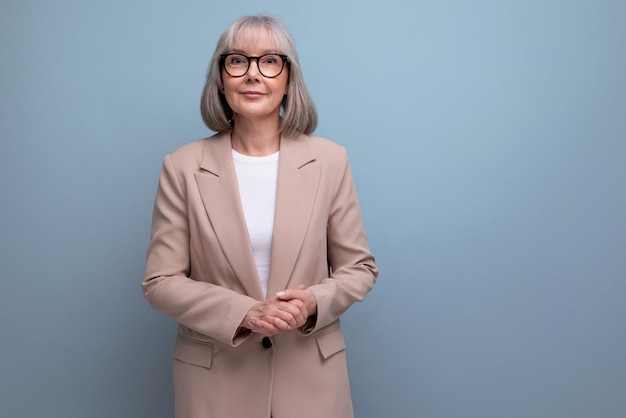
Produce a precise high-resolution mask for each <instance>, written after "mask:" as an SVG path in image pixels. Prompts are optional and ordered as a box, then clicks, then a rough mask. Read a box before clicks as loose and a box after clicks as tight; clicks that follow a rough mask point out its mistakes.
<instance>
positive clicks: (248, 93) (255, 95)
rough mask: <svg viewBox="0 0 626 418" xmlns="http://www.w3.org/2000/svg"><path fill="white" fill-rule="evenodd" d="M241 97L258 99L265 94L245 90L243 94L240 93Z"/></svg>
mask: <svg viewBox="0 0 626 418" xmlns="http://www.w3.org/2000/svg"><path fill="white" fill-rule="evenodd" d="M241 94H242V95H244V96H245V97H248V98H250V99H256V98H258V97H262V96H264V95H265V94H263V93H261V92H260V91H252V90H246V91H244V92H242V93H241Z"/></svg>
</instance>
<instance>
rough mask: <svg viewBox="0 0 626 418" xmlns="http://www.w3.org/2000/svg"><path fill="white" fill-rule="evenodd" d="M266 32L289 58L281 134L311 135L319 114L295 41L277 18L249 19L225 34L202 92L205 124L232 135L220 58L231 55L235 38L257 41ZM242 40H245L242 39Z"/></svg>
mask: <svg viewBox="0 0 626 418" xmlns="http://www.w3.org/2000/svg"><path fill="white" fill-rule="evenodd" d="M262 30H266V31H267V33H268V34H269V36H270V38H271V39H272V40H273V41H274V42H275V43H276V46H277V48H278V52H280V53H282V54H285V55H287V57H288V64H287V65H288V69H289V84H288V86H287V95H286V96H285V98H284V99H283V102H282V104H281V110H282V118H281V125H280V132H281V134H283V135H285V136H291V135H293V134H295V133H296V132H298V133H303V134H307V135H308V134H310V133H312V132H313V131H314V130H315V127H316V126H317V111H316V110H315V105H314V104H313V101H312V100H311V97H310V96H309V93H308V91H307V88H306V86H305V84H304V79H303V78H302V71H301V69H300V61H299V60H298V54H297V52H296V46H295V42H294V40H293V37H292V36H291V34H290V33H289V31H288V30H287V28H286V27H285V25H284V24H283V23H282V22H281V21H280V20H279V19H278V18H277V17H274V16H268V15H261V16H245V17H242V18H240V19H238V20H236V21H235V22H233V23H232V24H231V25H230V26H229V27H228V28H227V29H226V30H225V31H224V33H223V34H222V36H221V37H220V39H219V41H218V42H217V46H216V47H215V52H214V53H213V57H211V63H210V64H209V69H208V70H207V75H206V82H205V84H204V89H203V90H202V98H201V101H200V113H201V114H202V120H203V121H204V123H205V124H206V126H208V127H209V129H211V130H213V131H215V132H220V133H224V132H228V131H230V130H231V129H232V126H231V124H230V121H231V120H232V117H233V111H232V109H231V108H230V106H229V105H228V103H227V102H226V98H225V96H224V93H222V90H223V87H224V86H223V83H222V74H221V66H220V55H222V54H225V53H228V52H230V49H231V48H232V45H233V43H234V41H235V38H239V37H243V39H244V40H247V41H254V40H255V39H257V37H258V34H259V32H260V31H262ZM240 39H241V38H240Z"/></svg>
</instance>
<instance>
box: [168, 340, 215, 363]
mask: <svg viewBox="0 0 626 418" xmlns="http://www.w3.org/2000/svg"><path fill="white" fill-rule="evenodd" d="M172 356H173V357H174V358H175V359H178V360H180V361H184V362H185V363H189V364H193V365H194V366H200V367H205V368H207V369H209V368H211V361H212V360H213V344H210V343H204V342H195V341H191V340H188V339H186V338H181V337H178V338H177V339H176V344H175V345H174V352H173V354H172Z"/></svg>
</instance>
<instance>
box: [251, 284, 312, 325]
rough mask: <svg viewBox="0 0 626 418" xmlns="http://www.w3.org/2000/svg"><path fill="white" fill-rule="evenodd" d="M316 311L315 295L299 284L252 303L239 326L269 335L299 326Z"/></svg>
mask: <svg viewBox="0 0 626 418" xmlns="http://www.w3.org/2000/svg"><path fill="white" fill-rule="evenodd" d="M316 313H317V301H316V299H315V296H313V293H311V292H310V291H309V290H306V288H305V287H304V286H303V285H299V286H298V287H296V288H295V289H285V290H283V291H280V292H278V293H277V294H276V296H274V297H272V298H270V299H267V300H264V301H261V302H257V303H255V304H254V305H252V307H251V308H250V310H249V311H248V313H247V314H246V316H245V318H244V319H243V321H242V322H241V326H242V327H243V328H248V329H250V330H252V331H253V332H256V333H258V334H261V335H265V336H268V337H271V336H273V335H276V334H278V333H279V332H281V331H288V330H292V329H296V328H298V327H301V326H302V325H304V324H305V323H306V320H307V318H308V317H309V316H311V315H314V314H316Z"/></svg>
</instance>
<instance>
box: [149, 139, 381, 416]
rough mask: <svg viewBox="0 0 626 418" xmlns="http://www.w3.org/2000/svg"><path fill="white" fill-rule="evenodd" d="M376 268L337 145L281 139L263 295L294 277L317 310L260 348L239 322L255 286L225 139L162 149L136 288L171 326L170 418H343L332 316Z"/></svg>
mask: <svg viewBox="0 0 626 418" xmlns="http://www.w3.org/2000/svg"><path fill="white" fill-rule="evenodd" d="M377 274H378V270H377V268H376V266H375V264H374V257H373V256H372V254H371V253H370V251H369V248H368V244H367V240H366V236H365V232H364V230H363V223H362V218H361V211H360V208H359V203H358V200H357V195H356V191H355V188H354V184H353V180H352V175H351V171H350V166H349V163H348V159H347V156H346V151H345V149H344V148H343V147H341V146H339V145H337V144H335V143H333V142H331V141H328V140H326V139H323V138H319V137H311V136H305V135H301V136H299V137H297V138H283V139H282V140H281V145H280V160H279V168H278V188H277V198H276V215H275V225H274V235H273V243H272V256H271V264H270V277H269V289H268V294H269V295H273V294H275V293H276V292H277V291H279V290H282V289H285V288H287V287H291V288H293V287H296V286H298V285H299V284H304V285H305V286H307V287H308V288H309V289H310V290H311V291H312V292H313V294H314V295H315V297H316V299H317V304H318V313H317V315H316V316H314V317H311V318H309V321H308V323H307V325H305V326H304V327H302V329H299V330H294V331H288V332H282V333H280V334H278V335H276V336H274V337H272V338H271V339H270V342H271V347H269V348H268V345H269V344H268V341H267V340H266V341H265V344H263V343H262V340H263V338H262V336H261V335H259V334H255V333H252V332H251V331H249V330H241V329H239V324H240V323H241V321H242V320H243V318H244V316H245V315H246V313H247V312H248V309H249V308H250V307H251V306H252V304H253V303H255V302H256V301H257V300H262V299H263V292H262V290H261V285H260V281H259V278H258V275H257V271H256V266H255V263H254V258H253V255H252V250H251V245H250V239H249V236H248V231H247V227H246V222H245V219H244V215H243V211H242V208H241V204H240V199H239V191H238V186H237V179H236V174H235V168H234V165H233V159H232V153H231V144H230V135H228V134H218V135H215V136H213V137H211V138H206V139H202V140H199V141H196V142H192V143H190V144H187V145H185V146H183V147H181V148H179V149H178V150H176V151H174V152H173V153H171V154H170V155H168V156H166V157H165V159H164V163H163V168H162V171H161V175H160V180H159V187H158V191H157V195H156V201H155V206H154V214H153V221H152V235H151V242H150V246H149V249H148V255H147V266H146V274H145V278H144V281H143V291H144V294H145V296H146V298H147V299H148V301H149V302H150V303H151V305H152V306H153V307H154V308H155V309H157V310H158V311H160V312H162V313H164V314H165V315H168V316H169V317H171V318H173V319H174V320H176V321H177V322H178V323H179V324H180V326H179V332H178V337H177V339H176V344H175V347H174V354H173V355H174V392H175V405H176V417H178V418H196V417H197V418H200V417H202V418H210V417H215V418H268V417H269V416H270V411H271V413H272V414H273V415H274V418H309V417H310V418H350V417H353V411H352V402H351V398H350V387H349V382H348V375H347V368H346V358H345V350H344V348H345V345H344V339H343V336H342V332H341V328H340V324H339V317H340V315H341V314H342V313H343V312H344V311H345V310H346V309H348V307H350V305H352V304H353V303H354V302H357V301H361V300H363V299H364V298H365V295H366V294H367V293H368V292H369V290H370V289H371V287H372V285H373V284H374V282H375V280H376V277H377Z"/></svg>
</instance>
